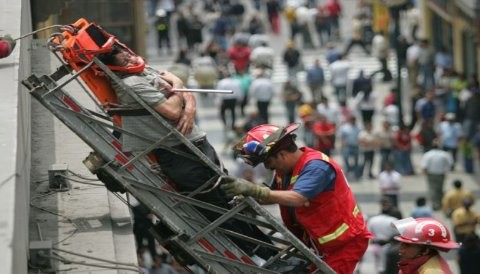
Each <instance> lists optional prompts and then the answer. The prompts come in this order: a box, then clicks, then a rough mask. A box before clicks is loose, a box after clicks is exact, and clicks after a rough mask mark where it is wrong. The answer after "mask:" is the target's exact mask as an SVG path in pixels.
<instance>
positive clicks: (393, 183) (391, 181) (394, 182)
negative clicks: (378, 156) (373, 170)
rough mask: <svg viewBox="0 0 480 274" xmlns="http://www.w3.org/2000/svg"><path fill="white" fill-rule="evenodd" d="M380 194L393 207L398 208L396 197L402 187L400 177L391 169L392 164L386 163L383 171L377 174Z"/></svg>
mask: <svg viewBox="0 0 480 274" xmlns="http://www.w3.org/2000/svg"><path fill="white" fill-rule="evenodd" d="M377 180H378V186H379V188H380V193H382V195H383V196H385V197H388V198H389V199H390V200H391V201H392V204H393V205H394V206H395V207H397V208H398V207H399V203H398V200H399V199H398V196H399V194H400V189H401V187H402V185H401V180H402V175H401V174H400V173H399V172H397V171H395V170H394V169H393V164H392V163H390V162H386V163H385V166H384V167H383V170H382V171H381V172H380V173H379V174H378V179H377Z"/></svg>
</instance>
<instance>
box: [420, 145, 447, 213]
mask: <svg viewBox="0 0 480 274" xmlns="http://www.w3.org/2000/svg"><path fill="white" fill-rule="evenodd" d="M452 165H453V159H452V156H451V155H450V153H448V152H446V151H443V150H441V149H439V148H438V142H434V144H433V146H432V149H431V150H429V151H428V152H426V153H425V154H424V155H423V156H422V161H421V167H422V169H423V171H424V173H425V174H426V176H427V183H428V189H429V193H430V200H431V201H432V208H433V210H439V209H440V208H441V205H442V197H443V184H444V182H445V176H446V174H447V172H448V171H450V169H451V167H452Z"/></svg>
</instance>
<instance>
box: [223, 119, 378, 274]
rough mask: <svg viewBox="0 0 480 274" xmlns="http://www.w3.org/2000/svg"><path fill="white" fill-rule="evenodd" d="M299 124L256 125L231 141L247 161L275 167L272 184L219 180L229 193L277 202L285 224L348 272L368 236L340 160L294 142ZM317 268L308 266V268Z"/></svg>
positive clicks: (334, 266)
mask: <svg viewBox="0 0 480 274" xmlns="http://www.w3.org/2000/svg"><path fill="white" fill-rule="evenodd" d="M297 128H298V124H292V125H289V126H287V127H278V126H275V125H270V124H266V125H260V126H257V127H255V128H253V129H251V130H250V131H249V132H248V133H247V134H246V136H245V137H244V138H243V139H242V140H241V141H240V142H239V143H238V144H236V145H235V147H234V150H235V152H236V153H237V155H238V156H239V157H241V158H243V159H244V160H245V162H246V163H248V164H250V165H252V166H256V165H258V164H259V163H262V162H263V163H264V165H265V167H266V168H268V169H271V170H274V171H275V176H274V182H273V183H272V185H271V187H270V188H268V187H265V186H260V185H255V184H252V183H250V182H248V181H246V180H243V179H237V178H233V177H225V178H224V181H223V183H224V184H222V186H221V188H222V189H223V190H225V191H226V193H227V194H228V195H230V196H235V195H245V196H251V197H253V198H255V199H256V200H258V201H259V202H261V203H264V204H275V203H276V204H279V206H280V213H281V216H282V219H283V221H284V223H285V225H286V226H287V227H288V229H289V230H290V231H292V233H294V234H295V235H296V236H297V237H298V238H300V239H302V240H303V241H304V243H305V244H306V245H308V246H310V247H311V248H312V249H314V250H316V251H317V253H318V255H319V256H322V259H323V260H324V261H325V262H326V263H327V264H328V265H329V266H330V267H331V268H332V269H333V270H334V271H335V272H337V273H341V274H342V273H345V274H347V273H348V274H351V273H353V272H354V270H355V268H356V265H357V263H358V262H359V261H360V259H361V258H362V256H363V254H364V253H365V251H366V249H367V246H368V240H369V238H371V234H370V232H368V230H367V228H366V225H365V221H364V219H363V216H362V214H361V213H360V210H359V208H358V206H357V204H356V202H355V199H354V196H353V194H352V191H351V190H350V187H349V185H348V183H347V180H346V178H345V175H344V174H343V171H342V169H341V168H340V165H338V164H337V163H335V162H334V161H333V160H332V159H330V158H329V157H328V156H327V155H325V154H323V153H321V152H319V151H317V150H314V149H311V148H308V147H301V148H299V147H297V145H296V143H295V137H296V136H295V134H294V133H293V132H294V131H295V130H296V129H297ZM314 270H315V269H314V268H313V267H312V269H311V271H314Z"/></svg>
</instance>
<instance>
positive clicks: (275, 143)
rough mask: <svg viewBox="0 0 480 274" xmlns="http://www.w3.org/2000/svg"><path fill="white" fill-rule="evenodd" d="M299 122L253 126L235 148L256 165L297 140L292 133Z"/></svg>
mask: <svg viewBox="0 0 480 274" xmlns="http://www.w3.org/2000/svg"><path fill="white" fill-rule="evenodd" d="M298 127H299V124H291V125H288V126H286V127H279V126H275V125H271V124H265V125H260V126H256V127H254V128H252V129H251V130H250V131H248V132H247V134H246V135H245V136H244V137H243V138H242V140H240V141H239V142H238V143H237V144H236V145H235V146H234V148H233V150H234V151H235V152H236V153H237V155H238V156H240V157H241V158H243V159H244V160H245V162H246V163H247V164H249V165H251V166H256V165H258V164H259V163H261V162H263V161H265V159H266V158H267V157H268V156H270V155H272V154H273V153H275V152H277V151H279V150H280V149H282V148H285V147H287V146H288V145H290V144H291V143H292V142H293V141H295V134H292V132H293V131H295V130H296V129H297V128H298Z"/></svg>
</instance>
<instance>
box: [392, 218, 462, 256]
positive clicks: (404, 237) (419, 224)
mask: <svg viewBox="0 0 480 274" xmlns="http://www.w3.org/2000/svg"><path fill="white" fill-rule="evenodd" d="M393 225H394V227H395V228H396V229H397V230H398V232H399V233H400V235H398V236H395V239H396V240H397V241H400V242H403V243H408V244H419V245H426V246H432V247H434V248H436V249H438V250H440V251H444V252H447V251H449V250H450V249H455V248H458V247H460V245H459V244H458V243H456V242H454V241H452V240H451V238H450V232H449V231H448V229H447V227H446V226H445V225H444V224H442V223H441V222H440V221H438V220H436V219H433V218H418V219H414V218H411V217H410V218H406V219H402V220H398V221H395V222H393Z"/></svg>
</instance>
